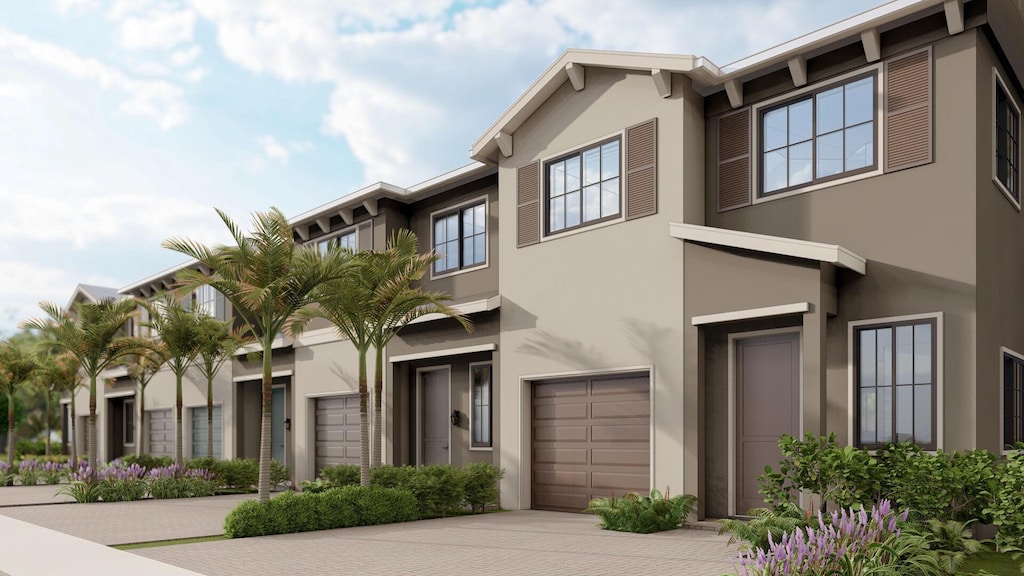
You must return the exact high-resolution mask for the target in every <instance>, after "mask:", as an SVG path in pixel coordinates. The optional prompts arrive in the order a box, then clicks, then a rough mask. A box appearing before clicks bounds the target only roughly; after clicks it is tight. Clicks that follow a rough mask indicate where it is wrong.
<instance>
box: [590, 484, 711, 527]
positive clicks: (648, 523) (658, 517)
mask: <svg viewBox="0 0 1024 576" xmlns="http://www.w3.org/2000/svg"><path fill="white" fill-rule="evenodd" d="M696 502H697V497H696V496H690V495H688V494H684V495H683V496H674V497H672V498H669V497H667V496H663V495H662V494H661V492H659V491H658V490H651V495H650V496H641V495H639V494H635V493H633V494H626V495H625V496H623V497H622V498H615V497H614V496H613V497H610V498H597V499H594V500H591V502H590V506H589V507H587V510H586V511H587V512H590V513H592V514H596V515H597V517H598V518H600V519H601V528H603V529H605V530H616V531H618V532H635V533H637V534H650V533H651V532H661V531H663V530H672V529H675V528H678V527H679V524H681V523H682V521H683V520H684V519H685V518H686V517H687V516H689V515H690V512H691V511H692V510H693V505H694V504H695V503H696Z"/></svg>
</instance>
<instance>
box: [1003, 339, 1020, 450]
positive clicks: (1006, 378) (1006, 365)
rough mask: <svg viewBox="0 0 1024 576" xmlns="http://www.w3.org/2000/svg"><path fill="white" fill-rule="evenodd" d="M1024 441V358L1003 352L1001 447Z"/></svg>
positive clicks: (1010, 448) (1012, 447) (1009, 448)
mask: <svg viewBox="0 0 1024 576" xmlns="http://www.w3.org/2000/svg"><path fill="white" fill-rule="evenodd" d="M1018 442H1024V358H1021V357H1020V356H1017V355H1016V354H1010V353H1008V352H1003V449H1004V450H1012V449H1014V447H1015V446H1016V445H1017V443H1018Z"/></svg>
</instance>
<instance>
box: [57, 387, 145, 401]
mask: <svg viewBox="0 0 1024 576" xmlns="http://www.w3.org/2000/svg"><path fill="white" fill-rule="evenodd" d="M135 394H136V390H135V389H134V388H133V389H131V390H119V391H117V392H107V393H105V394H103V397H104V398H125V397H127V396H135ZM68 403H69V404H70V401H68Z"/></svg>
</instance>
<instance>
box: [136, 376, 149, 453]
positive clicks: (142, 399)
mask: <svg viewBox="0 0 1024 576" xmlns="http://www.w3.org/2000/svg"><path fill="white" fill-rule="evenodd" d="M135 433H136V434H138V435H139V440H138V442H136V443H135V455H136V456H142V455H143V454H145V453H146V444H145V443H146V437H147V436H149V434H147V433H146V387H145V386H139V427H138V428H136V430H135Z"/></svg>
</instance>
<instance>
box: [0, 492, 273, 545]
mask: <svg viewBox="0 0 1024 576" xmlns="http://www.w3.org/2000/svg"><path fill="white" fill-rule="evenodd" d="M7 489H9V488H0V490H7ZM255 498H256V495H255V494H243V495H230V496H209V497H206V498H179V499H175V500H140V501H138V502H109V503H104V502H100V503H96V504H61V505H58V506H22V507H9V508H0V515H3V516H8V517H10V518H16V519H18V520H23V521H25V522H29V523H31V524H35V525H37V526H43V527H44V528H50V529H52V530H56V531H58V532H63V533H65V534H70V535H72V536H78V537H79V538H83V539H85V540H91V541H92V542H98V543H100V544H108V545H109V544H131V543H134V542H150V541H153V540H171V539H175V538H192V537H196V536H213V535H216V534H223V533H224V517H225V516H227V514H228V512H229V511H230V510H231V509H232V508H234V506H235V505H236V504H238V503H239V502H241V501H242V500H249V499H255Z"/></svg>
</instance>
